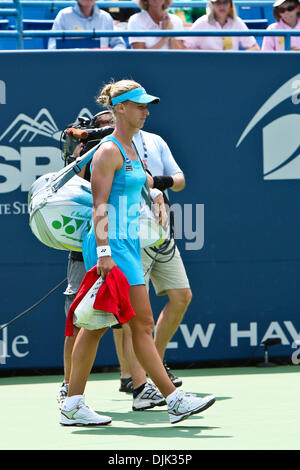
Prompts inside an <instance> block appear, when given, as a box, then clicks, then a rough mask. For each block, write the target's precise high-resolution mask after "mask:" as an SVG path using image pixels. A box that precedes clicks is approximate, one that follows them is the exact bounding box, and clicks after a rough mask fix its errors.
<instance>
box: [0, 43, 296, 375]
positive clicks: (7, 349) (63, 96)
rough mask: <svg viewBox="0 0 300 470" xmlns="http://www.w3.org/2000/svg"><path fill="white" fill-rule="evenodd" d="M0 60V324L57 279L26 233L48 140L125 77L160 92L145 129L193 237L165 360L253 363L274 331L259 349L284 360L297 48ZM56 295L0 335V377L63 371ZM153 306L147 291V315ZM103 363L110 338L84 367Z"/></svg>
mask: <svg viewBox="0 0 300 470" xmlns="http://www.w3.org/2000/svg"><path fill="white" fill-rule="evenodd" d="M0 64H1V68H0V103H1V104H0V220H1V235H0V237H1V242H2V243H1V246H2V252H1V258H0V281H1V286H2V290H1V292H2V295H1V297H2V299H1V300H2V301H1V313H0V315H1V316H0V324H4V323H5V322H7V321H8V320H10V319H11V318H13V317H14V316H15V315H17V314H18V313H20V312H22V311H24V310H25V309H26V308H28V307H29V306H30V305H32V304H33V303H34V302H35V301H36V300H38V299H39V298H40V297H42V296H43V295H44V294H46V293H47V292H48V290H50V289H51V288H52V287H54V286H55V285H56V284H58V283H59V281H60V280H62V279H63V278H64V277H65V276H66V263H67V252H60V251H55V250H51V249H50V248H47V247H46V246H43V245H42V244H41V243H40V242H39V241H38V240H37V239H35V238H34V236H33V235H32V233H31V231H30V229H29V226H28V215H27V214H26V202H27V191H28V189H29V186H30V183H31V182H32V181H33V180H34V179H35V177H37V176H39V175H40V174H42V173H45V172H49V171H55V170H58V169H59V168H61V167H62V166H63V162H62V160H61V158H60V151H59V135H60V131H62V130H63V129H64V127H65V126H66V125H67V124H69V123H70V122H72V121H74V120H75V119H76V117H77V115H78V113H79V112H80V111H81V110H82V109H83V108H87V109H88V111H89V112H90V113H91V114H94V113H96V112H97V110H98V107H97V105H96V103H95V97H96V95H97V93H98V91H99V89H100V87H101V86H102V84H104V83H106V82H107V81H108V80H110V78H111V77H113V78H114V79H115V80H118V79H121V78H125V77H126V78H134V79H135V80H137V81H138V82H141V83H142V84H143V86H144V87H145V88H146V89H147V90H149V92H150V93H151V94H154V95H158V96H160V97H161V102H160V104H159V105H153V106H150V113H151V114H150V116H149V118H148V121H147V124H146V126H145V129H146V130H149V131H152V132H155V133H158V134H160V135H161V136H162V137H163V138H165V139H166V140H167V142H168V143H169V145H170V147H171V149H172V151H173V153H174V156H175V158H176V160H177V162H178V163H179V165H180V166H181V167H182V169H183V171H184V173H185V176H186V180H187V187H186V189H185V190H184V191H183V192H181V193H173V194H172V195H171V200H172V202H174V203H175V202H177V203H180V204H181V205H182V208H184V204H192V207H193V214H194V219H193V221H194V222H193V223H194V225H193V230H194V231H196V232H197V239H198V241H199V244H198V249H195V248H196V247H197V245H196V244H195V241H196V240H192V248H193V249H187V245H186V244H187V243H189V242H191V241H190V240H188V239H187V238H184V239H183V240H178V246H179V247H180V249H181V252H182V255H183V259H184V262H185V265H186V269H187V272H188V275H189V278H190V282H191V287H192V290H193V301H192V305H191V307H190V308H189V311H188V313H187V314H186V316H185V318H184V320H183V324H182V325H181V327H180V329H179V330H178V332H177V333H176V335H175V336H174V338H173V340H172V342H171V344H170V348H169V349H168V351H167V356H166V358H167V360H169V362H189V361H190V362H195V361H201V360H205V361H207V360H222V359H244V358H249V357H251V356H252V354H256V357H261V356H262V349H260V350H259V351H256V352H255V348H256V346H257V345H258V344H259V343H260V342H261V340H262V339H265V338H266V336H268V337H270V336H271V337H272V336H278V335H279V336H280V337H281V339H282V343H283V344H282V345H281V346H276V347H274V349H273V350H272V353H273V354H275V353H276V355H279V356H286V357H291V355H292V352H293V351H294V349H293V347H292V345H293V341H294V340H296V339H297V338H298V332H299V331H300V321H299V314H298V312H299V308H300V296H299V278H300V247H299V210H298V207H299V196H298V193H299V189H298V184H299V178H300V165H299V162H298V161H299V158H300V156H299V148H298V146H299V143H300V142H299V120H300V117H299V109H300V108H299V104H298V101H299V97H300V90H299V89H300V75H299V58H298V55H297V53H280V54H272V53H270V54H268V53H264V54H262V53H234V52H233V53H231V52H228V53H218V52H215V53H213V52H212V53H196V52H195V53H194V52H187V51H182V52H160V53H157V52H151V51H127V52H126V53H124V52H115V51H100V52H98V51H90V52H87V51H78V52H75V51H68V52H63V51H56V52H52V51H45V52H38V51H36V52H2V53H0ZM21 77H22V78H21ZM297 90H299V93H298V94H297ZM293 93H294V96H292V95H293ZM272 95H274V96H273V98H272V100H271V101H268V100H269V99H270V97H272ZM266 102H267V104H266V105H265V108H263V109H262V110H261V107H262V106H263V105H264V104H265V103H266ZM41 110H42V112H41V113H40V111H41ZM260 110H261V111H260ZM88 111H87V113H88ZM258 112H260V115H259V116H258V122H257V123H256V125H255V126H253V127H252V128H251V129H250V130H249V132H248V133H247V135H245V137H244V138H243V139H242V141H241V142H240V143H239V145H238V146H237V144H238V141H239V139H240V138H241V136H242V134H243V132H244V130H245V129H246V127H247V125H248V124H249V123H250V121H251V120H252V118H253V117H254V116H255V115H256V113H258ZM39 113H40V114H39ZM291 156H292V157H291ZM289 158H290V160H289ZM286 162H287V164H285V163H286ZM277 167H278V168H277ZM298 167H299V169H298ZM273 170H274V171H273ZM269 172H271V173H270V174H268V175H267V173H269ZM197 204H198V205H204V244H203V246H202V244H201V236H202V235H201V234H202V231H203V225H202V221H201V218H199V219H198V220H196V205H197ZM198 207H203V206H198ZM186 235H188V234H186ZM193 243H194V245H193ZM62 292H63V288H61V289H60V290H59V291H58V292H56V293H55V294H53V295H52V296H51V297H49V298H48V299H47V300H46V301H45V302H44V303H43V304H42V305H41V306H39V307H38V308H36V309H35V310H33V311H32V312H30V313H29V314H28V315H26V316H24V317H23V318H22V319H20V320H19V321H17V322H16V323H14V324H13V325H11V326H10V327H8V328H7V329H6V330H4V331H2V332H1V333H0V340H1V341H2V343H0V344H2V349H3V352H2V358H0V361H1V363H2V364H1V363H0V366H1V367H2V368H7V369H12V368H29V367H36V368H39V367H57V366H61V365H62V348H63V341H64V337H63V333H64V312H63V301H64V299H63V296H62ZM165 299H166V298H157V297H155V296H154V295H153V292H152V294H151V300H152V305H153V309H154V312H155V317H157V314H158V312H159V309H160V308H161V307H162V305H163V303H164V301H165ZM116 361H117V358H116V354H115V350H114V346H113V341H112V336H111V332H109V333H107V334H106V336H105V337H104V339H103V343H102V345H101V346H100V349H99V352H98V355H97V359H96V365H112V364H116Z"/></svg>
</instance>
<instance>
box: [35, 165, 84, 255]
mask: <svg viewBox="0 0 300 470" xmlns="http://www.w3.org/2000/svg"><path fill="white" fill-rule="evenodd" d="M56 175H57V174H56V173H48V174H46V175H43V176H41V177H40V178H38V179H37V180H36V181H35V183H33V185H32V186H31V189H30V192H29V195H28V208H29V225H30V228H31V230H32V232H33V233H34V235H35V236H36V237H37V238H38V239H39V240H40V241H41V242H42V243H43V244H44V245H47V246H50V247H51V248H56V249H58V250H72V251H82V247H81V245H82V241H83V239H84V237H85V235H86V234H87V232H88V231H89V229H90V227H91V220H92V207H93V198H92V193H91V184H90V183H89V182H88V181H86V180H84V179H83V178H80V177H79V176H76V175H75V176H73V177H72V178H71V179H70V180H69V181H67V182H66V183H65V184H64V185H63V186H62V187H61V188H59V189H58V190H57V191H56V190H54V183H55V179H56Z"/></svg>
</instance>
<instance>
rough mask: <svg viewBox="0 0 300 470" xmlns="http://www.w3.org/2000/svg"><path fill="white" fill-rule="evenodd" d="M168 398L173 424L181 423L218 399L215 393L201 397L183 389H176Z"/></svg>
mask: <svg viewBox="0 0 300 470" xmlns="http://www.w3.org/2000/svg"><path fill="white" fill-rule="evenodd" d="M166 400H167V405H168V413H169V417H170V423H171V424H175V423H179V422H180V421H182V420H184V419H186V418H188V417H189V416H191V415H194V414H196V413H201V411H204V410H207V408H209V407H210V406H212V405H213V404H214V403H215V401H216V399H215V397H214V396H213V395H208V396H206V397H203V398H199V397H196V396H195V395H191V394H189V393H184V392H183V391H182V390H175V392H173V393H171V395H169V396H168V397H167V399H166Z"/></svg>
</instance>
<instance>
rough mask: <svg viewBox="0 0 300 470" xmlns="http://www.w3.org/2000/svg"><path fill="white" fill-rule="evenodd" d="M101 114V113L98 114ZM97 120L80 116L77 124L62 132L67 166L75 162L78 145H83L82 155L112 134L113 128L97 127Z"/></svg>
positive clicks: (63, 155) (63, 152)
mask: <svg viewBox="0 0 300 470" xmlns="http://www.w3.org/2000/svg"><path fill="white" fill-rule="evenodd" d="M98 114H99V113H98ZM94 123H95V119H94V118H92V120H90V119H88V118H86V117H83V116H79V117H78V118H77V122H75V123H73V124H69V125H68V126H67V127H66V129H64V131H63V132H62V139H63V140H64V141H65V142H64V147H63V150H62V158H63V160H64V161H65V165H68V164H69V163H71V162H73V161H74V160H75V158H76V157H78V156H79V155H76V156H74V155H73V154H74V151H75V149H76V147H77V145H78V144H80V143H82V144H83V148H82V150H81V151H80V154H81V155H82V154H83V153H86V152H87V151H88V150H89V149H91V148H92V147H94V146H95V145H97V144H98V143H99V142H100V140H101V139H103V137H105V136H107V135H109V134H111V133H112V132H113V130H114V128H113V127H109V126H106V127H102V128H99V127H96V126H95V124H94Z"/></svg>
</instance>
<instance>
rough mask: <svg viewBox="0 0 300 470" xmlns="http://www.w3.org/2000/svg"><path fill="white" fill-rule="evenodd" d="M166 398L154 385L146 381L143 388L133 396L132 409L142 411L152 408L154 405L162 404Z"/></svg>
mask: <svg viewBox="0 0 300 470" xmlns="http://www.w3.org/2000/svg"><path fill="white" fill-rule="evenodd" d="M165 404H166V400H165V399H164V397H163V395H162V394H161V393H160V391H159V390H158V388H157V387H156V385H154V384H152V383H149V382H146V384H145V386H144V388H143V390H142V391H141V392H140V393H139V394H138V395H137V396H136V397H135V398H133V405H132V409H133V411H143V410H149V409H150V408H154V407H155V406H163V405H165Z"/></svg>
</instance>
